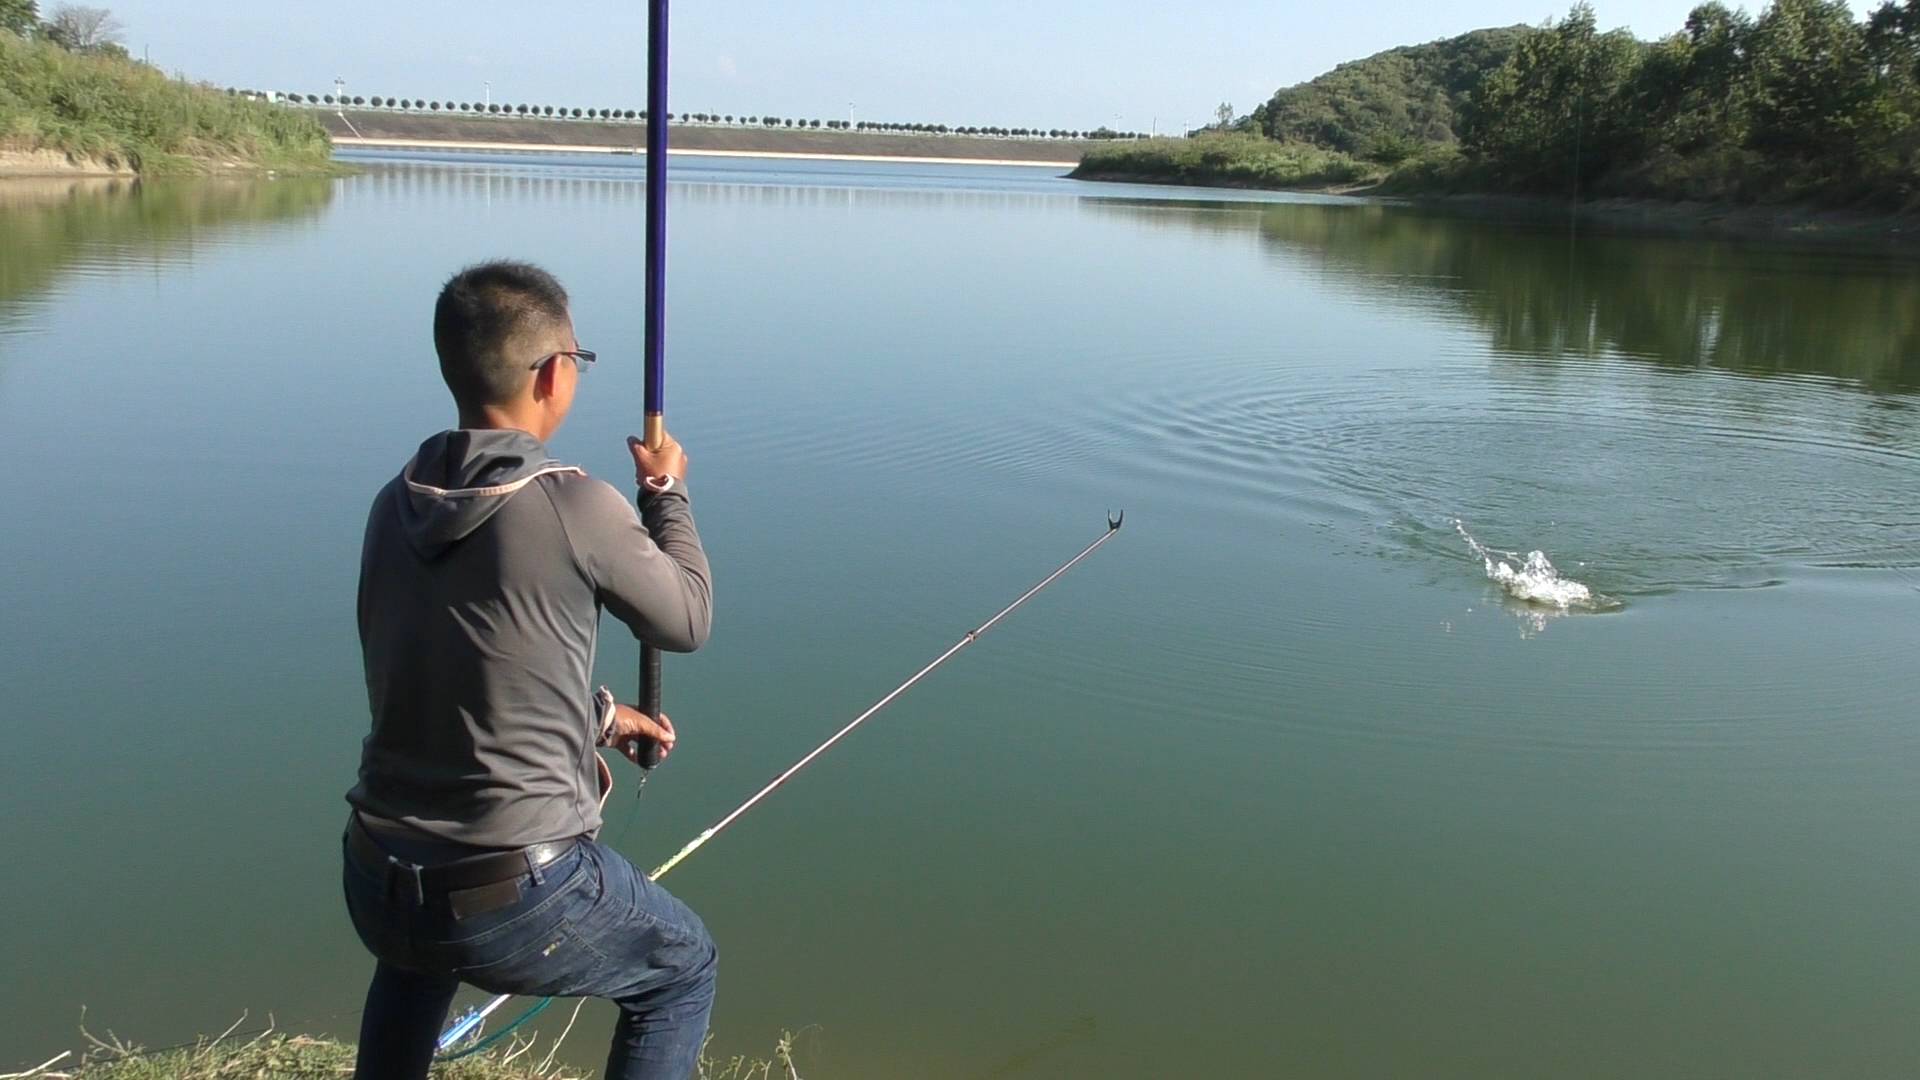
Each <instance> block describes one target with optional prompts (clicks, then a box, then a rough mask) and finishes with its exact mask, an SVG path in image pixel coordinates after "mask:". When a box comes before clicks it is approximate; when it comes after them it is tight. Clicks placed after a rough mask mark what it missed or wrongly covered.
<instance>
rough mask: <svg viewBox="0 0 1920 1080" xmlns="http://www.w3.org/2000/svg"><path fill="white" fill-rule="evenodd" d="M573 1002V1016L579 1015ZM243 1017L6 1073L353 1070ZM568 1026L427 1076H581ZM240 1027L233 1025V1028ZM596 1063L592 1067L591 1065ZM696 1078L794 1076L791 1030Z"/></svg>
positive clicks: (117, 1076) (123, 1077)
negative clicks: (182, 1036) (174, 1041)
mask: <svg viewBox="0 0 1920 1080" xmlns="http://www.w3.org/2000/svg"><path fill="white" fill-rule="evenodd" d="M578 1015H579V1014H578V1010H577V1009H576V1010H575V1013H574V1017H575V1018H577V1017H578ZM244 1024H245V1018H244V1017H243V1018H242V1019H241V1021H240V1022H238V1023H235V1024H234V1026H233V1028H231V1029H229V1030H228V1031H227V1032H226V1033H224V1034H222V1035H219V1036H213V1037H208V1038H204V1039H201V1040H199V1041H198V1042H196V1043H194V1044H193V1045H190V1046H182V1047H175V1048H170V1049H165V1050H160V1051H147V1050H143V1049H141V1048H139V1047H136V1046H130V1045H127V1044H125V1043H122V1042H121V1041H119V1040H118V1039H116V1038H114V1037H113V1036H112V1035H111V1034H109V1035H107V1036H106V1037H105V1038H101V1037H99V1036H95V1035H93V1034H90V1033H88V1034H87V1035H86V1038H87V1041H88V1044H89V1047H90V1048H89V1050H88V1052H87V1053H86V1054H85V1055H84V1056H81V1057H78V1058H76V1057H75V1056H74V1055H72V1054H62V1055H60V1056H59V1057H56V1058H54V1059H52V1060H50V1061H48V1062H46V1063H45V1064H42V1065H40V1066H38V1067H37V1068H33V1069H29V1070H26V1071H24V1072H19V1073H9V1074H7V1075H8V1076H12V1077H16V1078H19V1080H26V1078H32V1080H259V1078H271V1080H339V1078H340V1077H343V1076H348V1075H351V1074H352V1072H353V1059H354V1048H353V1047H352V1046H350V1045H348V1044H346V1043H341V1042H335V1041H333V1040H331V1039H316V1038H312V1037H309V1036H305V1035H294V1034H289V1033H286V1032H280V1031H273V1030H271V1029H268V1030H264V1031H259V1030H256V1031H247V1032H239V1031H238V1029H240V1028H241V1027H242V1026H243V1025H244ZM572 1030H573V1023H572V1020H569V1021H568V1022H567V1024H566V1027H565V1029H564V1030H562V1031H561V1032H560V1034H559V1037H558V1038H554V1039H542V1038H541V1037H540V1036H539V1035H538V1034H537V1033H535V1034H531V1035H529V1036H528V1037H527V1038H526V1039H518V1038H515V1039H511V1040H509V1041H508V1042H506V1043H505V1044H504V1045H502V1046H500V1047H499V1048H497V1049H494V1050H490V1051H487V1052H485V1053H481V1054H476V1055H474V1056H472V1057H467V1058H461V1059H459V1060H457V1061H450V1062H446V1063H444V1064H440V1065H436V1066H434V1068H433V1072H432V1080H584V1078H585V1077H586V1076H587V1075H588V1073H587V1072H586V1071H585V1070H581V1069H577V1068H573V1067H570V1066H568V1065H566V1064H564V1063H561V1062H559V1060H558V1059H559V1057H560V1048H561V1046H562V1045H563V1044H565V1042H566V1038H567V1035H568V1033H569V1032H571V1031H572ZM236 1032H238V1033H236ZM596 1071H597V1070H596ZM694 1075H695V1077H696V1078H697V1080H799V1076H800V1073H799V1070H798V1068H796V1067H795V1065H794V1062H793V1036H792V1035H791V1034H783V1035H782V1036H781V1037H780V1041H779V1042H778V1043H776V1044H775V1046H774V1048H773V1053H772V1055H771V1056H770V1057H766V1058H755V1057H747V1056H744V1055H735V1056H730V1057H714V1056H712V1055H711V1054H709V1053H708V1052H707V1050H705V1049H703V1050H702V1051H701V1054H700V1063H699V1068H698V1070H697V1071H696V1072H695V1074H694Z"/></svg>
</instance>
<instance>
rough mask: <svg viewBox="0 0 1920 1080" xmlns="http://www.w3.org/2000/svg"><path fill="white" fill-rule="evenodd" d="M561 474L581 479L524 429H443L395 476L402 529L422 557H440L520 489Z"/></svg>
mask: <svg viewBox="0 0 1920 1080" xmlns="http://www.w3.org/2000/svg"><path fill="white" fill-rule="evenodd" d="M560 472H570V473H581V474H582V475H585V474H584V472H583V470H581V469H580V468H578V467H576V466H573V465H563V464H561V463H559V462H557V461H555V460H553V458H552V457H551V456H550V455H549V454H548V453H547V448H546V445H545V444H544V443H542V442H541V441H540V440H538V439H536V438H534V437H533V436H531V435H529V434H527V433H526V432H524V431H507V430H495V429H477V430H469V429H464V428H463V429H460V430H456V431H443V432H441V433H440V434H438V435H435V436H433V437H432V438H430V439H428V440H427V441H426V442H423V443H421V444H420V449H419V450H418V451H417V452H416V453H415V454H414V455H413V460H412V461H409V462H408V463H407V467H406V469H405V471H403V472H402V473H401V474H400V479H401V482H402V483H403V484H404V486H405V491H404V495H405V498H404V499H403V500H402V501H401V503H400V524H401V527H402V528H403V529H404V530H405V532H406V536H407V541H408V542H409V543H411V544H412V545H413V549H414V550H415V551H417V552H419V554H420V556H421V557H422V558H425V559H436V558H439V557H440V556H441V555H443V554H445V553H446V551H447V549H448V548H451V547H452V546H453V545H455V544H457V543H459V542H460V541H461V540H464V539H466V538H467V537H468V536H470V535H472V533H473V531H474V530H475V529H478V528H479V527H480V526H482V525H484V524H486V523H487V519H489V518H491V517H493V515H494V514H495V513H496V512H498V511H499V509H500V508H501V507H502V506H505V505H506V504H507V500H508V499H511V498H513V496H514V495H515V494H516V493H517V492H519V491H520V489H521V488H524V487H526V486H527V485H528V484H531V483H532V482H533V481H534V480H535V479H537V478H539V477H542V476H545V475H547V474H548V473H560Z"/></svg>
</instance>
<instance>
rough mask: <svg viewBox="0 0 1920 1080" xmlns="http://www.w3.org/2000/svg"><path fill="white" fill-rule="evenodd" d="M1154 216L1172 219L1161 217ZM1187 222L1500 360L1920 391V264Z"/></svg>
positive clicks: (1336, 212)
mask: <svg viewBox="0 0 1920 1080" xmlns="http://www.w3.org/2000/svg"><path fill="white" fill-rule="evenodd" d="M1100 205H1103V206H1108V205H1112V204H1111V203H1107V202H1103V203H1101V204H1100ZM1132 212H1139V211H1132ZM1156 213H1157V214H1158V215H1160V216H1163V217H1164V216H1168V215H1166V214H1165V207H1164V205H1162V206H1160V207H1158V208H1157V210H1156ZM1182 216H1183V217H1186V218H1188V219H1191V220H1193V221H1194V227H1197V228H1203V229H1206V230H1209V231H1215V230H1219V229H1222V228H1228V227H1237V228H1257V229H1258V230H1259V234H1260V236H1261V237H1262V238H1263V239H1264V240H1266V241H1267V242H1268V243H1270V244H1273V245H1274V246H1275V247H1277V248H1280V249H1284V251H1285V252H1286V253H1287V254H1288V255H1290V256H1293V257H1296V258H1304V259H1306V260H1309V261H1310V262H1312V263H1314V264H1316V265H1318V266H1319V267H1320V268H1321V269H1322V270H1323V271H1324V272H1326V273H1328V274H1331V275H1337V276H1338V277H1339V278H1340V279H1341V281H1342V284H1345V285H1348V286H1351V287H1354V288H1359V289H1364V290H1366V291H1367V292H1368V293H1369V294H1371V295H1373V296H1376V297H1378V298H1379V300H1380V301H1381V302H1383V303H1388V304H1396V305H1405V304H1413V305H1417V306H1419V307H1421V308H1422V309H1424V310H1428V311H1435V312H1439V313H1442V314H1446V315H1450V316H1454V317H1458V316H1460V315H1463V314H1464V315H1465V316H1466V317H1468V318H1469V319H1470V320H1471V321H1472V323H1473V324H1474V325H1476V326H1478V327H1480V328H1481V329H1483V330H1485V331H1486V332H1487V333H1488V335H1489V336H1490V338H1491V344H1492V347H1493V349H1494V350H1495V351H1496V352H1499V353H1505V354H1511V355H1523V356H1533V357H1544V358H1553V357H1562V356H1586V357H1598V356H1602V355H1619V356H1625V357H1629V358H1632V359H1636V360H1644V361H1648V362H1652V363H1657V364H1661V365H1666V366H1671V367H1676V368H1708V369H1718V370H1726V371H1734V372H1742V373H1747V374H1764V373H1770V372H1779V373H1791V374H1817V375H1830V376H1838V377H1841V378H1847V379H1853V380H1857V381H1859V382H1860V383H1862V384H1865V385H1867V386H1871V387H1874V388H1876V389H1920V266H1916V265H1915V264H1914V263H1912V262H1910V261H1909V262H1902V261H1899V260H1897V259H1895V258H1892V257H1887V256H1878V255H1872V254H1862V253H1857V252H1846V251H1839V250H1832V249H1827V248H1818V247H1769V246H1762V245H1758V244H1750V243H1740V242H1735V241H1717V240H1703V239H1698V238H1678V237H1658V236H1629V235H1618V234H1616V235H1595V234H1591V233H1577V234H1574V233H1569V232H1568V231H1567V230H1566V229H1565V228H1564V227H1561V228H1557V229H1556V228H1518V227H1514V226H1511V225H1500V224H1496V223H1489V222H1481V221H1472V220H1464V219H1460V218H1450V217H1442V216H1436V215H1434V214H1433V213H1432V212H1431V211H1423V210H1421V209H1419V208H1413V207H1401V206H1387V205H1378V204H1362V205H1349V206H1340V207H1327V206H1313V205H1292V204H1289V205H1281V206H1271V207H1268V208H1266V209H1264V210H1263V211H1261V212H1260V213H1258V214H1253V213H1245V214H1207V215H1182Z"/></svg>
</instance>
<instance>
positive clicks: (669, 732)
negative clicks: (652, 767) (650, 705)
mask: <svg viewBox="0 0 1920 1080" xmlns="http://www.w3.org/2000/svg"><path fill="white" fill-rule="evenodd" d="M677 738H679V736H678V735H675V734H674V731H673V721H672V720H669V719H667V714H666V713H661V714H660V719H659V720H658V721H656V720H655V719H654V718H653V717H651V716H648V715H647V714H646V713H643V712H641V711H640V710H639V709H636V708H634V707H633V706H631V705H618V704H616V705H615V706H614V707H613V747H614V749H616V750H618V751H620V752H621V753H622V754H624V755H626V758H627V760H628V761H631V762H633V763H634V764H635V765H638V764H640V751H641V750H642V749H644V748H645V746H646V741H647V740H652V741H654V742H657V743H659V744H660V760H661V761H665V760H667V755H668V754H671V753H673V742H674V740H675V739H677Z"/></svg>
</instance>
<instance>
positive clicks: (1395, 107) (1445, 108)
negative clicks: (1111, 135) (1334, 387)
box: [1083, 0, 1920, 213]
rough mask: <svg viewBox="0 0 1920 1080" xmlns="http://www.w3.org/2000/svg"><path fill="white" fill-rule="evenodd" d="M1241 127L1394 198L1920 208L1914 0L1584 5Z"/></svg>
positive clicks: (1483, 34) (1310, 88)
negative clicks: (1657, 10) (1647, 20)
mask: <svg viewBox="0 0 1920 1080" xmlns="http://www.w3.org/2000/svg"><path fill="white" fill-rule="evenodd" d="M1239 126H1240V127H1242V128H1243V129H1254V130H1257V132H1258V135H1259V136H1260V137H1263V138H1264V139H1265V140H1267V145H1268V146H1269V147H1273V148H1276V149H1270V150H1260V149H1257V148H1250V147H1247V146H1245V145H1241V146H1240V148H1239V149H1238V150H1237V151H1236V153H1238V154H1240V155H1248V156H1266V157H1274V156H1285V155H1289V154H1291V155H1295V156H1298V155H1299V154H1300V153H1301V152H1302V150H1303V149H1316V150H1321V151H1325V152H1334V153H1343V154H1348V155H1353V156H1356V157H1362V158H1365V159H1368V160H1370V161H1372V162H1374V163H1375V164H1377V165H1379V166H1384V167H1390V168H1391V169H1392V173H1391V175H1389V176H1388V177H1387V178H1386V181H1385V184H1384V187H1383V188H1382V190H1383V191H1386V192H1389V193H1399V194H1421V193H1474V194H1478V193H1512V194H1526V195H1552V196H1565V197H1573V198H1587V197H1596V196H1614V197H1630V198H1640V199H1655V200H1676V201H1678V200H1685V201H1699V202H1715V203H1732V204H1769V205H1772V204H1793V205H1806V206H1815V207H1841V208H1848V209H1854V210H1867V211H1873V212H1892V213H1910V212H1915V211H1920V0H1890V2H1886V3H1883V4H1882V6H1880V7H1879V8H1878V9H1877V10H1876V11H1874V12H1873V14H1871V15H1870V16H1869V17H1868V18H1867V19H1866V20H1864V21H1860V20H1856V19H1855V18H1854V17H1853V14H1852V12H1851V10H1850V9H1849V8H1848V6H1847V4H1846V2H1845V0H1775V2H1774V3H1772V4H1770V5H1768V6H1766V7H1765V8H1763V9H1761V11H1760V12H1759V13H1758V14H1753V15H1750V14H1748V13H1746V12H1745V11H1737V10H1734V9H1731V8H1729V7H1727V6H1726V5H1725V4H1721V3H1718V2H1714V3H1706V4H1702V5H1700V6H1698V7H1696V8H1695V9H1694V10H1693V12H1692V13H1691V14H1690V15H1689V16H1688V17H1687V21H1686V24H1685V26H1684V27H1682V28H1681V29H1680V30H1679V31H1677V32H1675V33H1673V34H1669V35H1668V36H1666V37H1663V38H1661V39H1659V40H1657V41H1650V42H1649V41H1641V40H1638V39H1636V38H1635V37H1634V36H1633V35H1632V34H1631V33H1629V32H1627V31H1625V30H1616V31H1612V32H1607V33H1602V32H1601V31H1600V30H1599V28H1598V25H1597V20H1596V18H1595V15H1594V11H1593V8H1592V7H1590V6H1589V5H1587V4H1585V3H1581V4H1577V5H1575V6H1574V8H1573V9H1572V11H1570V12H1569V13H1568V15H1567V16H1566V17H1565V18H1563V19H1560V20H1558V21H1555V22H1550V23H1548V24H1546V25H1544V26H1541V27H1537V28H1530V29H1524V28H1523V29H1514V30H1484V31H1477V32H1475V33H1472V34H1466V35H1463V36H1461V37H1456V38H1450V39H1448V40H1446V41H1440V42H1434V43H1432V44H1430V45H1424V46H1418V47H1415V48H1411V49H1395V50H1392V51H1390V52H1386V53H1382V54H1380V55H1378V56H1373V57H1369V58H1367V59H1366V60H1362V61H1358V62H1356V63H1353V64H1347V65H1343V66H1342V67H1340V68H1338V69H1336V70H1335V71H1333V72H1331V73H1329V74H1328V75H1325V76H1322V77H1321V78H1319V79H1316V80H1314V81H1313V82H1310V83H1305V84H1302V85H1301V86H1296V87H1291V88H1288V89H1286V90H1282V91H1280V92H1279V93H1278V94H1276V95H1274V98H1273V100H1271V101H1269V102H1267V103H1266V104H1265V105H1262V106H1261V107H1260V108H1259V109H1257V110H1255V112H1254V113H1253V115H1252V116H1250V117H1248V118H1246V119H1245V120H1243V121H1242V122H1241V123H1240V124H1239ZM1219 138H1221V136H1220V134H1219V133H1218V132H1208V133H1205V134H1202V135H1200V136H1197V137H1195V138H1194V139H1193V140H1190V141H1195V142H1199V141H1205V140H1210V139H1219ZM1176 142H1177V141H1176ZM1281 147H1287V148H1289V149H1286V150H1282V149H1277V148H1281ZM1196 157H1197V158H1199V159H1202V160H1204V159H1206V158H1207V157H1208V153H1207V152H1205V151H1198V152H1196V151H1192V150H1187V149H1182V148H1178V147H1177V146H1169V145H1162V144H1149V145H1147V146H1142V147H1139V148H1135V150H1134V152H1133V153H1131V154H1119V155H1106V154H1104V153H1099V152H1096V154H1093V155H1089V157H1088V163H1089V165H1091V164H1092V163H1093V162H1094V161H1095V160H1096V159H1098V160H1100V161H1101V162H1102V166H1103V168H1102V174H1103V175H1104V176H1105V178H1129V179H1163V180H1172V181H1175V182H1182V181H1185V182H1200V183H1209V182H1216V181H1214V180H1213V179H1211V176H1210V174H1208V173H1207V172H1205V171H1202V170H1195V169H1193V168H1192V167H1190V166H1189V165H1188V164H1187V162H1188V161H1190V160H1193V159H1195V158H1196ZM1382 171H1384V169H1383V170H1382ZM1083 174H1084V173H1083ZM1274 186H1293V185H1291V184H1289V183H1285V182H1282V183H1279V184H1276V185H1274Z"/></svg>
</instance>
